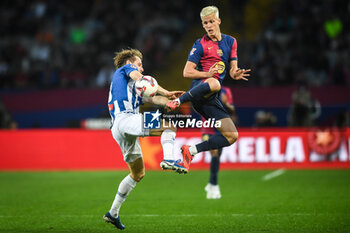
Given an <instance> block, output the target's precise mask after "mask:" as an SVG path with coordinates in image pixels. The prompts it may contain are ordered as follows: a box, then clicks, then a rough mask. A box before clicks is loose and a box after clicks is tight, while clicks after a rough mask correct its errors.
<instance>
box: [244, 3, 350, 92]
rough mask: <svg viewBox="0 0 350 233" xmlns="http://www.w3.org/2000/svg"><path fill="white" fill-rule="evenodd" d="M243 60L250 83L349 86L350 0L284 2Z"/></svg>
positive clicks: (274, 11) (248, 49) (275, 10)
mask: <svg viewBox="0 0 350 233" xmlns="http://www.w3.org/2000/svg"><path fill="white" fill-rule="evenodd" d="M247 51H249V52H247ZM240 64H244V65H245V66H246V67H250V68H252V77H254V78H252V79H251V83H250V85H258V86H272V85H290V84H303V85H308V86H326V85H349V84H350V1H348V0H337V1H328V0H323V1H303V0H281V1H280V2H279V3H278V4H277V6H276V7H275V8H274V9H273V11H272V14H271V16H270V17H269V20H268V22H267V23H266V28H265V29H264V30H263V31H262V33H261V34H260V36H259V37H258V39H257V41H256V42H255V43H254V46H251V45H247V46H246V47H245V48H244V52H242V56H240Z"/></svg>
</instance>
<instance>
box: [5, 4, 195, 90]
mask: <svg viewBox="0 0 350 233" xmlns="http://www.w3.org/2000/svg"><path fill="white" fill-rule="evenodd" d="M0 6H1V7H0V34H1V38H0V88H21V87H23V88H27V87H39V88H56V87H64V88H65V87H73V88H74V87H89V86H105V85H108V82H109V79H110V73H111V72H113V69H114V67H113V61H112V58H113V56H114V53H115V52H116V51H120V50H121V49H123V48H126V47H135V48H138V49H139V50H141V51H142V52H143V53H144V68H145V69H146V70H147V72H150V73H152V72H153V71H154V70H155V69H157V68H158V67H160V66H161V65H162V62H163V61H164V58H165V56H167V54H168V53H170V52H171V50H172V49H174V47H176V46H177V45H178V42H179V41H180V40H181V36H182V35H183V34H184V32H185V31H186V29H187V28H188V26H189V25H191V22H192V21H193V18H194V17H197V16H198V14H193V12H199V10H200V7H201V5H200V4H195V2H194V1H185V0H177V1H171V2H165V1H155V0H151V1H147V2H146V1H140V0H118V1H107V0H106V1H98V0H86V1H69V0H35V1H25V0H11V1H9V0H4V1H1V3H0ZM197 8H198V9H197Z"/></svg>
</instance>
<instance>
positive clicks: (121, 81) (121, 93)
mask: <svg viewBox="0 0 350 233" xmlns="http://www.w3.org/2000/svg"><path fill="white" fill-rule="evenodd" d="M134 70H136V71H137V68H136V67H135V66H134V65H131V64H128V65H124V66H122V67H120V68H119V69H117V70H116V71H115V72H114V75H113V79H112V83H111V87H110V92H109V97H108V106H109V113H110V115H111V118H112V124H113V122H114V118H115V116H116V114H118V113H120V112H123V111H130V112H138V111H139V104H140V99H141V98H140V97H138V96H136V92H135V90H134V86H135V81H134V80H133V79H131V78H130V77H129V74H130V73H131V72H132V71H134Z"/></svg>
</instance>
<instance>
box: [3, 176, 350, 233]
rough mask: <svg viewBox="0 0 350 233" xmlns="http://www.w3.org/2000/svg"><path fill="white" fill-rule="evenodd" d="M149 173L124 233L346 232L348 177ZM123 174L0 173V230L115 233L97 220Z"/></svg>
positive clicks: (126, 216) (127, 209)
mask: <svg viewBox="0 0 350 233" xmlns="http://www.w3.org/2000/svg"><path fill="white" fill-rule="evenodd" d="M270 172H271V171H221V172H220V174H219V182H220V187H221V193H222V199H220V200H207V199H206V198H205V192H204V186H205V185H206V183H207V181H208V175H209V173H208V171H191V172H190V173H189V174H187V175H178V174H175V173H172V172H162V171H148V172H147V173H146V176H145V178H144V179H143V180H142V182H140V183H139V184H138V185H137V187H136V188H135V189H134V190H133V191H132V192H131V194H130V196H129V197H128V199H127V201H126V202H125V203H124V205H123V206H122V208H121V213H120V214H121V220H122V222H123V223H124V224H125V225H126V229H125V231H124V232H350V171H349V170H321V171H319V170H312V171H290V170H288V171H286V172H285V173H284V174H282V175H280V176H277V177H275V178H273V179H271V180H268V181H263V180H262V177H263V176H264V175H266V174H268V173H270ZM126 174H127V172H125V171H124V172H120V171H119V172H0V232H115V231H118V230H117V229H115V228H114V227H113V226H112V225H111V224H107V223H104V222H103V220H102V216H103V214H105V213H106V212H107V211H108V210H109V208H110V205H111V203H112V201H113V199H114V196H115V193H116V190H117V187H118V184H119V182H120V181H121V180H122V179H123V178H124V177H125V175H126Z"/></svg>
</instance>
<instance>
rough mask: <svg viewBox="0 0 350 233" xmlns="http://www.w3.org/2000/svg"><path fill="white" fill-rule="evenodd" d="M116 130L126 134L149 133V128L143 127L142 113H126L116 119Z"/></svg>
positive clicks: (142, 134)
mask: <svg viewBox="0 0 350 233" xmlns="http://www.w3.org/2000/svg"><path fill="white" fill-rule="evenodd" d="M117 124H118V125H117V128H116V129H117V130H118V131H119V132H120V133H121V134H123V135H125V136H126V137H127V136H134V137H144V136H147V135H148V134H149V130H147V129H144V128H143V116H142V114H128V115H126V116H124V117H123V118H122V119H120V120H119V121H117Z"/></svg>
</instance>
